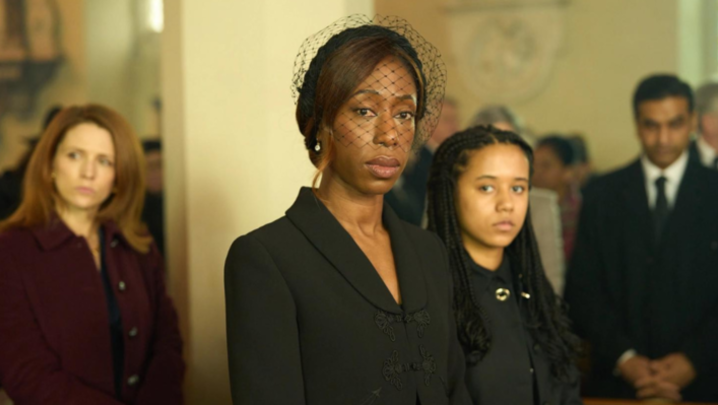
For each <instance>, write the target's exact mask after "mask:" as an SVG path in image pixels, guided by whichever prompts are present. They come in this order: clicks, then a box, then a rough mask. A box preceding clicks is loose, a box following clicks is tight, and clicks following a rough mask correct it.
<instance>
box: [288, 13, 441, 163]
mask: <svg viewBox="0 0 718 405" xmlns="http://www.w3.org/2000/svg"><path fill="white" fill-rule="evenodd" d="M367 38H370V39H378V40H377V41H374V42H373V46H375V47H376V46H380V47H383V48H379V49H380V50H381V49H388V48H391V51H387V52H386V54H387V55H388V56H386V57H384V58H382V59H380V60H376V62H378V63H377V64H376V65H375V67H374V68H373V71H368V72H367V73H369V75H368V76H367V77H365V78H364V80H363V81H362V82H361V83H359V87H360V88H361V89H362V91H359V92H355V93H354V94H351V96H350V97H347V99H346V100H344V102H345V104H346V105H345V106H343V107H341V108H340V107H338V106H337V107H336V108H337V111H336V113H335V114H334V116H335V120H334V121H333V123H331V126H332V127H331V131H332V136H333V138H334V140H335V141H338V142H341V143H343V144H344V145H345V146H347V145H353V146H357V147H363V146H367V145H371V146H376V147H379V146H380V145H381V144H384V145H385V146H389V143H391V145H395V146H398V147H401V148H402V149H410V148H412V147H413V148H417V147H419V146H421V145H422V144H423V143H424V142H425V141H426V140H427V139H428V138H429V137H430V136H431V134H432V132H433V131H434V128H435V127H436V125H437V123H438V119H439V115H440V113H441V107H442V101H443V98H444V89H445V87H446V67H445V65H444V63H443V61H442V60H441V55H440V53H439V51H438V50H437V49H436V48H435V47H434V46H433V45H431V44H430V43H429V42H427V41H426V40H425V39H424V38H423V37H422V36H421V35H420V34H419V33H418V32H417V31H415V30H414V29H413V28H412V27H411V25H409V23H408V22H407V21H406V20H404V19H401V18H399V17H393V16H390V17H381V16H376V17H374V18H369V17H367V16H364V15H352V16H348V17H345V18H342V19H340V20H338V21H336V22H334V23H332V24H331V25H329V26H328V27H326V28H324V29H322V30H321V31H319V32H317V33H316V34H314V35H312V36H310V37H309V38H307V39H306V40H305V41H304V42H303V44H302V46H301V47H300V49H299V52H298V54H297V57H296V59H295V62H294V75H293V79H292V95H293V97H294V100H295V102H296V103H297V121H298V124H299V127H300V131H301V132H302V133H303V134H304V135H305V146H306V148H307V149H309V150H313V149H319V148H320V147H321V146H318V145H317V132H318V130H319V127H320V125H321V122H322V114H326V112H325V111H322V110H321V109H319V108H315V102H316V101H317V97H323V96H324V94H317V91H318V87H317V86H318V82H319V81H320V76H321V75H322V74H323V69H326V66H327V65H330V64H334V65H337V64H341V63H344V62H346V63H345V64H346V65H348V66H355V65H356V60H354V65H351V63H352V60H353V59H356V58H363V59H362V60H373V59H372V58H373V57H374V55H375V54H376V53H377V52H375V49H372V50H366V52H368V53H367V54H366V55H364V54H362V51H363V50H362V48H361V46H358V47H355V48H352V49H353V50H352V52H351V53H347V52H345V53H343V54H341V55H342V58H343V60H342V61H339V62H337V60H336V59H337V58H338V56H337V55H338V54H340V52H339V51H338V50H339V49H341V48H342V47H346V46H347V45H348V44H351V43H353V42H357V41H362V40H365V39H367ZM365 43H366V41H365ZM377 43H379V44H380V45H377ZM354 50H356V51H354ZM378 53H380V54H382V55H383V54H384V53H381V52H378ZM372 64H373V62H372ZM347 69H350V68H347ZM336 70H337V69H335V71H336ZM319 91H322V92H325V93H326V92H331V91H332V90H331V89H330V90H327V87H323V88H322V89H321V90H319ZM409 95H413V96H412V97H409ZM307 128H310V129H309V131H307ZM307 132H308V133H307ZM377 139H378V140H377Z"/></svg>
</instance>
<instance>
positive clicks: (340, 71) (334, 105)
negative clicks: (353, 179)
mask: <svg viewBox="0 0 718 405" xmlns="http://www.w3.org/2000/svg"><path fill="white" fill-rule="evenodd" d="M389 56H394V57H396V58H397V59H398V60H399V61H400V62H401V63H402V64H403V65H404V67H405V68H406V69H407V70H408V71H409V72H410V74H411V75H412V77H413V79H414V83H415V84H416V90H417V100H418V105H417V113H416V121H419V120H421V119H422V117H423V115H424V113H425V109H426V102H425V101H426V94H425V91H424V90H425V87H424V83H425V78H424V75H423V73H422V64H421V61H420V60H419V57H418V55H417V53H416V51H415V50H414V48H413V47H412V46H411V44H410V43H409V41H408V40H407V39H406V38H404V37H403V36H401V35H399V34H398V33H396V32H394V31H392V30H390V29H388V28H384V27H381V26H377V25H365V26H361V27H356V28H349V29H346V30H344V31H342V32H340V33H339V34H337V35H335V36H333V37H332V38H331V39H330V40H329V41H328V42H327V43H326V44H324V45H323V46H322V47H321V48H319V51H318V52H317V55H316V56H315V57H314V59H312V62H311V64H310V65H309V69H308V70H307V72H306V74H305V75H304V78H303V83H302V86H301V89H300V92H299V97H298V99H297V111H296V118H297V125H298V126H299V131H300V132H301V133H302V135H303V136H304V144H305V147H306V148H307V150H308V151H309V158H310V160H311V161H312V163H313V164H314V166H316V167H317V168H319V169H320V170H321V169H323V167H324V166H326V164H327V163H328V161H329V160H330V159H331V156H330V155H331V154H330V153H327V151H325V150H322V152H321V153H316V152H315V151H314V146H315V145H316V143H317V134H318V133H319V131H320V130H321V129H322V128H330V127H331V125H332V123H333V122H334V120H335V119H336V116H337V114H338V113H339V108H340V107H341V106H342V105H343V104H344V103H345V102H346V101H347V100H349V98H350V97H351V95H352V92H353V91H354V89H355V88H356V87H357V86H358V85H359V84H360V83H361V82H362V81H363V80H364V79H366V78H367V77H368V76H369V75H371V73H372V72H373V71H374V69H375V68H376V66H377V65H378V64H379V63H380V62H381V61H382V60H384V58H386V57H389ZM324 146H327V145H322V147H323V149H324Z"/></svg>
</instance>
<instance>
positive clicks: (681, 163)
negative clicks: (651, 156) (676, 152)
mask: <svg viewBox="0 0 718 405" xmlns="http://www.w3.org/2000/svg"><path fill="white" fill-rule="evenodd" d="M641 166H642V167H643V175H644V176H645V177H646V185H645V187H646V194H647V196H648V206H649V207H650V208H651V209H652V208H653V206H654V205H655V202H656V194H657V190H656V185H655V184H656V180H658V178H659V177H661V176H663V177H665V178H666V184H665V191H666V198H667V200H668V205H669V206H673V204H674V203H675V201H676V197H677V196H678V188H679V187H680V185H681V180H682V179H683V174H684V173H685V172H686V167H687V166H688V151H687V150H686V151H683V154H681V156H680V157H679V158H678V159H676V161H675V162H673V163H672V164H671V165H670V166H668V167H667V168H665V169H662V170H661V168H659V167H658V166H656V165H654V164H653V163H652V162H651V161H650V160H648V157H646V155H643V156H642V157H641Z"/></svg>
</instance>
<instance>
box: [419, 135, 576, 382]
mask: <svg viewBox="0 0 718 405" xmlns="http://www.w3.org/2000/svg"><path fill="white" fill-rule="evenodd" d="M496 144H506V145H516V146H517V147H519V148H520V149H521V150H522V151H523V153H524V154H525V155H526V158H527V159H528V160H529V167H530V168H531V169H530V170H531V173H530V174H532V173H533V151H532V150H531V147H530V146H529V145H528V144H527V143H526V142H525V141H524V140H523V139H521V137H519V136H518V135H516V134H514V133H513V132H508V131H501V130H498V129H496V128H494V127H492V126H488V127H486V126H478V127H472V128H469V129H467V130H464V131H462V132H459V133H457V134H456V135H454V136H452V137H450V138H449V139H447V140H446V141H445V142H444V143H442V144H441V146H440V147H439V148H438V150H437V151H436V154H435V155H434V160H433V163H432V166H431V172H430V176H429V188H428V217H429V230H431V231H434V232H436V233H437V234H438V235H439V237H440V238H441V239H442V240H443V241H444V244H446V247H447V249H448V253H449V263H450V266H451V272H452V277H453V280H454V302H453V307H454V315H455V317H456V325H457V334H458V337H459V341H460V342H461V344H462V346H463V347H464V349H465V352H466V353H467V363H468V364H471V365H474V364H476V363H478V362H479V361H481V359H483V358H484V356H485V355H486V354H487V353H488V352H489V350H490V349H491V341H492V335H491V320H490V319H489V317H488V316H487V314H486V312H485V311H484V310H483V308H482V307H481V306H480V305H479V304H478V301H477V297H476V295H475V293H474V291H473V289H472V286H471V281H470V277H469V275H470V274H471V273H470V272H471V271H472V270H471V268H470V263H471V260H472V259H471V258H470V256H469V254H468V252H467V251H466V248H465V247H464V245H463V243H462V238H461V230H460V228H459V225H458V219H457V214H456V208H455V201H454V198H455V191H456V185H457V182H458V178H459V176H460V175H461V173H463V171H464V170H465V169H466V167H467V165H468V163H469V159H470V157H471V156H472V153H473V152H475V151H477V150H479V149H482V148H484V147H486V146H490V145H496ZM506 253H507V255H508V257H509V259H510V260H511V263H512V269H513V273H514V274H517V275H519V277H521V278H522V280H523V281H524V285H525V287H524V288H526V289H527V291H526V292H527V293H529V294H530V296H531V299H530V300H528V303H527V305H528V314H529V315H528V317H529V319H528V325H527V326H528V329H529V332H530V334H531V336H532V338H533V339H534V341H536V342H537V343H539V344H540V345H541V347H542V348H543V349H544V351H545V353H546V355H547V357H548V358H549V361H550V363H551V372H552V374H554V376H556V377H557V378H559V379H562V380H567V379H568V378H569V371H570V369H571V368H572V367H573V361H574V359H575V357H576V355H577V354H578V350H579V340H578V338H577V337H576V336H575V335H574V334H573V333H572V332H571V328H570V322H569V320H568V317H567V316H566V308H565V304H564V302H563V300H562V299H561V298H560V297H558V296H557V295H556V294H555V293H554V291H553V288H552V287H551V285H550V284H549V282H548V279H547V278H546V275H545V273H544V269H543V265H542V264H541V257H540V255H539V251H538V245H537V243H536V236H535V235H534V231H533V226H532V225H531V212H530V209H529V211H528V212H527V213H526V220H525V223H524V225H523V227H522V228H521V231H519V233H518V235H517V236H516V238H515V239H514V240H513V241H512V242H511V244H510V245H509V246H508V247H507V248H506Z"/></svg>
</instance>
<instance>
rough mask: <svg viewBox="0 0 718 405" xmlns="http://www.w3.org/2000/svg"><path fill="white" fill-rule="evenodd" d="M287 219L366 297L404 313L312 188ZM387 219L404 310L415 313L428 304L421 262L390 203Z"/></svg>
mask: <svg viewBox="0 0 718 405" xmlns="http://www.w3.org/2000/svg"><path fill="white" fill-rule="evenodd" d="M287 218H289V220H290V221H291V222H292V223H293V224H294V225H295V226H296V227H297V228H298V229H299V230H300V231H301V232H302V233H303V234H304V235H305V236H306V237H307V239H308V240H309V242H310V243H311V244H312V245H314V247H315V248H316V249H317V250H318V251H319V252H320V253H321V254H322V255H323V256H324V257H325V258H326V259H327V260H328V261H329V262H330V263H331V264H332V265H333V266H334V267H335V268H336V269H337V271H339V272H340V273H341V274H342V275H343V276H344V278H346V280H347V281H348V282H349V283H350V284H351V285H352V286H354V288H355V289H356V290H357V291H358V292H359V293H360V294H362V295H363V296H364V298H366V299H367V300H368V301H370V302H371V303H372V304H374V305H375V306H377V307H379V308H381V309H382V310H384V311H387V312H391V313H397V314H399V313H402V312H403V310H402V307H400V306H399V305H398V304H397V303H396V301H394V298H393V297H392V295H391V293H390V292H389V290H388V289H387V288H386V285H385V284H384V282H383V281H382V279H381V277H380V276H379V274H378V273H377V271H376V270H375V269H374V266H373V265H372V264H371V262H370V261H369V259H368V258H367V257H366V255H364V252H362V250H361V248H359V246H358V245H357V244H356V242H354V239H353V238H352V237H351V235H349V233H348V232H347V231H346V230H345V229H344V228H343V227H342V225H341V224H340V223H339V221H337V220H336V218H334V216H333V215H332V214H331V212H329V210H328V209H327V208H326V207H325V206H324V204H323V203H322V202H321V201H320V200H319V199H318V198H317V197H316V196H315V195H314V193H313V192H312V190H311V189H309V188H302V190H301V191H300V192H299V197H298V198H297V200H296V201H295V203H294V205H292V207H291V208H289V210H287ZM383 219H384V224H385V226H386V227H387V230H388V231H389V234H390V237H391V240H392V250H393V252H394V260H395V263H396V267H397V273H398V279H399V288H400V291H401V294H402V299H403V306H404V311H406V312H413V311H415V310H417V309H420V308H423V307H424V306H425V304H426V286H425V284H424V283H425V281H424V278H423V272H422V271H421V266H420V262H419V259H418V257H417V256H416V253H415V252H414V251H413V248H412V245H411V241H410V240H409V238H408V235H407V234H406V231H405V230H404V229H403V227H404V226H405V225H404V224H403V223H402V222H401V220H399V218H397V216H396V214H394V212H393V211H391V208H389V206H388V205H387V204H384V218H383Z"/></svg>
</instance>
